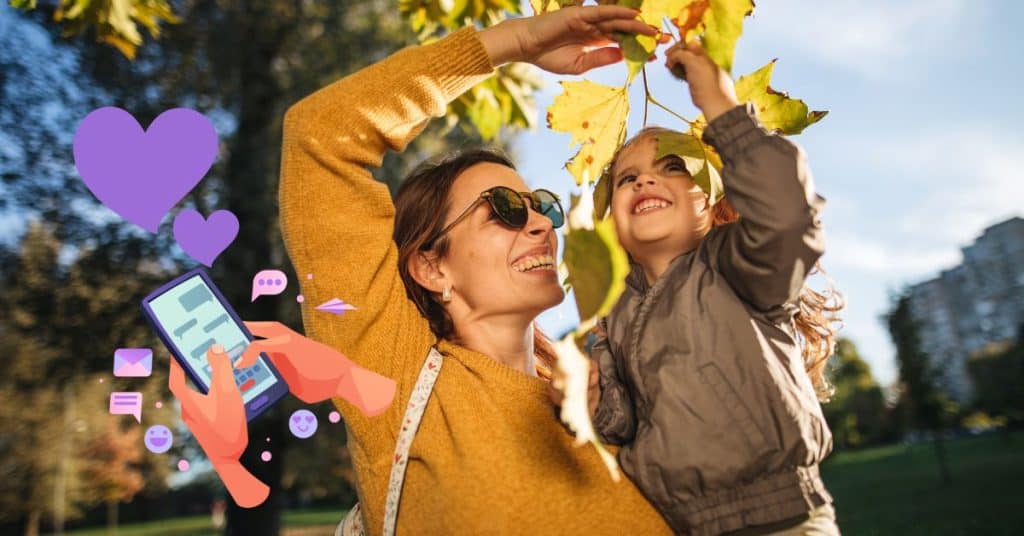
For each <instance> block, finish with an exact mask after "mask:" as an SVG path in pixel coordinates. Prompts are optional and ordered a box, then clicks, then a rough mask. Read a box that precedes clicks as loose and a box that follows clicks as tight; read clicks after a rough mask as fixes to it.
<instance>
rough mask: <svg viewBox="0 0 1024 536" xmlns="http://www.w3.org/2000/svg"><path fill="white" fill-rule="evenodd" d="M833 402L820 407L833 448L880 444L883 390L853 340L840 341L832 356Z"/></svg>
mask: <svg viewBox="0 0 1024 536" xmlns="http://www.w3.org/2000/svg"><path fill="white" fill-rule="evenodd" d="M830 366H831V377H830V380H831V381H832V384H833V385H834V386H835V394H834V395H833V396H832V399H831V400H829V402H827V403H826V404H824V405H823V408H822V409H823V410H824V413H825V419H826V420H827V421H828V425H829V428H831V429H832V437H833V441H834V444H835V446H836V448H840V449H841V448H857V447H864V446H867V445H872V444H875V443H878V442H880V441H881V439H882V436H883V433H884V427H885V419H886V408H885V400H884V398H883V396H882V388H881V387H879V385H878V382H876V381H875V378H874V377H873V376H872V375H871V367H869V366H868V364H867V363H866V362H865V361H864V360H863V359H862V358H861V357H860V354H859V353H858V352H857V347H856V346H855V345H854V344H853V341H851V340H849V339H847V338H840V339H839V340H838V341H837V344H836V353H835V355H834V356H833V357H832V364H831V365H830Z"/></svg>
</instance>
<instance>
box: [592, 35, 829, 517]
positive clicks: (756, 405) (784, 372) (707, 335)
mask: <svg viewBox="0 0 1024 536" xmlns="http://www.w3.org/2000/svg"><path fill="white" fill-rule="evenodd" d="M666 55H667V62H666V65H667V66H668V67H669V68H672V67H674V66H675V65H677V64H679V65H682V66H683V67H684V68H685V72H686V77H687V80H688V83H689V87H690V94H691V97H692V99H693V102H694V104H695V105H696V106H697V107H698V108H700V110H701V111H702V112H703V113H704V116H705V117H706V118H707V120H708V126H707V128H706V130H705V132H704V140H705V141H706V142H708V143H709V144H711V145H712V146H713V147H714V148H715V149H716V150H717V151H718V153H719V155H720V156H721V157H722V160H723V163H724V168H723V172H722V177H723V179H722V180H723V182H724V186H725V199H724V200H722V201H719V202H718V203H717V204H715V205H714V206H710V203H709V199H708V196H707V195H706V194H705V193H704V192H703V191H702V190H701V189H700V188H699V187H697V186H696V185H695V184H694V182H693V180H692V178H691V176H690V175H689V173H687V168H686V166H685V165H684V162H683V160H682V159H681V158H679V157H678V156H675V155H668V156H666V157H664V158H661V159H660V160H656V159H655V157H656V149H657V139H658V137H659V136H663V135H666V134H670V133H672V131H669V130H666V129H658V128H651V129H645V130H643V131H641V132H640V133H639V134H638V135H637V136H636V137H634V138H633V139H632V140H630V141H629V142H627V143H626V145H624V146H623V148H622V149H621V150H620V151H619V152H618V154H617V155H616V157H615V158H614V160H613V161H612V165H611V167H610V168H609V173H610V186H611V188H612V190H611V203H610V205H611V215H612V217H613V218H614V221H615V227H616V231H617V233H618V237H619V241H620V242H621V244H622V246H623V247H624V248H625V249H626V251H627V252H628V253H629V255H630V258H631V261H632V262H631V264H632V270H631V272H630V274H629V276H628V278H627V289H626V291H625V293H624V294H623V296H622V298H621V299H620V300H619V302H618V303H617V304H616V306H615V307H614V308H613V310H612V312H611V313H610V314H609V316H608V318H607V319H606V320H605V321H604V322H602V326H601V328H602V329H603V331H604V334H603V336H601V337H600V338H599V340H598V342H597V344H596V345H595V347H594V351H593V358H594V359H595V360H596V361H597V365H598V367H599V382H597V383H598V384H599V389H600V391H599V394H598V392H597V390H596V389H595V390H594V391H592V393H591V408H594V406H595V405H596V408H594V416H593V417H594V426H595V429H596V430H597V432H598V434H600V435H601V437H602V439H604V440H605V441H606V442H608V443H612V444H616V445H622V448H621V450H620V451H619V453H618V458H619V461H620V463H621V465H622V468H623V470H624V472H625V473H626V474H627V475H628V476H629V477H630V478H631V479H632V480H633V481H634V482H635V483H636V484H637V486H638V487H639V488H640V489H641V490H642V491H643V493H644V494H645V495H646V496H647V498H648V499H649V500H650V501H651V502H652V503H653V504H654V505H655V506H656V507H657V508H658V509H659V510H660V511H661V513H662V515H664V516H665V518H666V520H668V522H669V523H670V524H671V525H672V527H673V528H674V529H675V530H676V531H678V532H686V533H688V534H694V535H706V534H722V533H732V532H735V531H739V532H738V533H742V534H769V533H780V534H838V532H839V531H838V528H837V527H836V524H835V514H834V511H833V510H832V507H831V502H832V498H831V496H830V495H829V493H828V492H827V491H826V489H825V486H824V484H823V483H822V481H821V478H820V476H819V474H818V464H819V463H820V462H821V461H822V460H823V459H824V458H825V456H826V455H828V454H829V452H830V451H831V448H832V436H831V433H830V432H829V429H828V427H827V425H826V423H825V419H824V417H823V416H822V412H821V406H820V404H819V397H820V398H827V396H828V388H827V386H826V384H825V381H824V379H823V378H822V372H823V368H824V365H825V360H826V359H827V358H828V356H829V355H830V354H831V353H832V350H833V346H834V341H833V339H834V336H835V329H834V328H833V327H832V324H831V323H832V321H833V320H835V318H834V313H835V312H837V311H838V310H839V309H840V308H841V307H842V304H841V301H840V300H841V298H840V297H839V296H838V295H836V294H833V297H835V298H836V300H835V302H831V303H830V301H829V300H828V299H827V298H828V296H826V295H822V294H818V293H816V292H814V291H811V290H810V289H805V288H804V280H805V278H806V277H807V276H808V274H809V273H810V270H811V269H812V267H813V266H815V264H816V262H817V260H818V258H819V257H820V256H821V255H822V253H823V252H824V248H825V236H824V232H823V231H822V227H821V221H820V220H819V218H818V214H819V213H820V212H821V210H822V208H823V207H824V205H825V200H824V198H822V197H821V196H819V195H817V194H816V193H815V191H814V183H813V181H812V179H811V175H810V172H809V170H808V168H807V162H806V160H805V157H804V153H803V151H802V150H801V149H800V148H799V147H798V146H796V145H794V144H793V143H792V142H790V141H788V140H786V139H785V138H782V137H780V136H777V135H774V134H772V133H769V132H768V131H766V130H765V129H764V128H763V127H762V126H761V125H760V123H759V122H758V120H757V117H756V114H755V110H754V108H753V106H752V105H749V104H748V105H743V106H741V105H739V103H738V101H737V98H736V94H735V89H734V86H733V82H732V79H731V78H730V77H729V76H728V74H726V73H724V72H723V71H721V70H720V69H719V68H718V67H717V66H716V65H715V64H714V63H713V62H712V61H711V60H710V59H709V58H708V57H707V56H706V55H705V54H704V51H703V49H702V48H701V46H700V44H699V43H697V42H696V41H695V42H691V43H690V44H689V45H680V44H677V45H675V46H673V47H671V48H670V49H668V51H667V53H666ZM675 135H678V134H677V133H676V134H675ZM733 208H735V211H734V210H733ZM736 212H738V213H739V216H738V215H737V214H736Z"/></svg>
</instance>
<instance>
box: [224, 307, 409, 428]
mask: <svg viewBox="0 0 1024 536" xmlns="http://www.w3.org/2000/svg"><path fill="white" fill-rule="evenodd" d="M245 326H246V327H247V328H249V331H251V332H252V333H253V334H254V335H256V336H259V337H264V338H263V339H259V340H255V341H253V342H252V343H251V344H250V345H249V347H248V348H246V349H245V352H244V353H243V354H242V358H241V361H239V363H238V368H245V367H249V366H252V365H253V364H255V363H256V358H257V357H258V356H259V354H260V353H265V354H266V355H267V357H269V358H270V360H271V361H272V362H273V363H274V366H275V367H277V370H278V371H279V372H280V373H281V376H283V377H284V380H285V382H287V383H288V388H289V390H291V392H292V394H294V395H295V396H296V397H298V398H299V399H300V400H302V401H303V402H307V403H310V404H313V403H316V402H320V401H323V400H327V399H328V398H331V397H335V396H338V397H341V398H343V399H345V400H347V401H348V402H351V403H352V404H353V405H355V406H356V407H358V408H359V410H360V411H362V412H363V414H364V415H366V416H368V417H373V416H375V415H380V414H381V413H383V412H384V411H385V410H386V409H387V408H388V407H389V406H391V401H392V400H393V399H394V397H395V387H396V385H395V382H394V380H391V379H390V378H386V377H384V376H381V375H380V374H377V373H376V372H372V371H370V370H367V369H365V368H363V367H360V366H359V365H356V364H355V363H353V362H352V360H350V359H349V358H347V357H345V356H344V355H343V354H342V353H340V352H338V351H337V350H335V349H333V348H331V347H329V346H327V345H325V344H321V343H319V342H317V341H314V340H312V339H309V338H306V337H303V336H302V335H301V334H299V333H296V332H294V331H292V330H291V329H290V328H288V326H285V325H284V324H281V323H280V322H246V323H245Z"/></svg>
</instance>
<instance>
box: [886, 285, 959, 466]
mask: <svg viewBox="0 0 1024 536" xmlns="http://www.w3.org/2000/svg"><path fill="white" fill-rule="evenodd" d="M893 301H894V303H893V306H892V308H891V309H890V311H889V313H888V314H887V315H886V321H887V324H888V328H889V334H890V336H891V337H892V340H893V344H894V345H895V346H896V360H897V361H898V364H899V378H900V384H901V400H900V404H905V407H906V412H907V413H906V415H907V417H908V418H909V420H910V425H911V426H912V427H913V428H916V429H923V430H927V431H928V432H930V433H931V435H932V438H933V442H934V445H935V454H936V458H937V459H938V463H939V473H940V475H941V477H942V481H943V483H946V484H949V483H951V482H952V476H951V475H950V472H949V462H948V461H947V459H946V451H945V446H944V443H943V433H944V432H945V430H946V428H947V427H948V426H949V424H950V423H951V421H952V417H953V414H954V413H955V412H956V406H955V404H954V403H953V402H952V401H951V400H950V399H949V397H948V396H946V395H945V393H943V392H942V390H941V389H940V387H939V377H940V373H939V371H938V370H936V369H935V367H934V366H933V365H932V362H931V359H930V358H929V356H928V354H926V353H925V352H924V350H922V349H921V336H920V332H919V330H920V327H919V323H918V322H917V321H916V320H915V319H914V317H913V314H912V313H911V309H910V298H909V295H908V294H907V293H906V292H904V293H903V294H901V295H899V296H896V297H895V298H894V300H893Z"/></svg>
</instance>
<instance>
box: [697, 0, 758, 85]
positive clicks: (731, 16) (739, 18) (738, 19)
mask: <svg viewBox="0 0 1024 536" xmlns="http://www.w3.org/2000/svg"><path fill="white" fill-rule="evenodd" d="M710 1H711V9H708V10H707V11H705V12H704V19H703V20H704V28H705V30H704V39H703V44H704V50H705V51H707V53H708V57H710V58H711V59H712V60H714V62H715V63H717V64H718V66H719V67H721V68H722V70H724V71H725V72H727V73H732V60H733V54H734V53H735V51H736V41H737V40H739V38H740V34H742V33H743V19H744V17H746V16H747V15H749V14H750V13H752V12H753V11H754V2H753V1H752V0H710Z"/></svg>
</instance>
